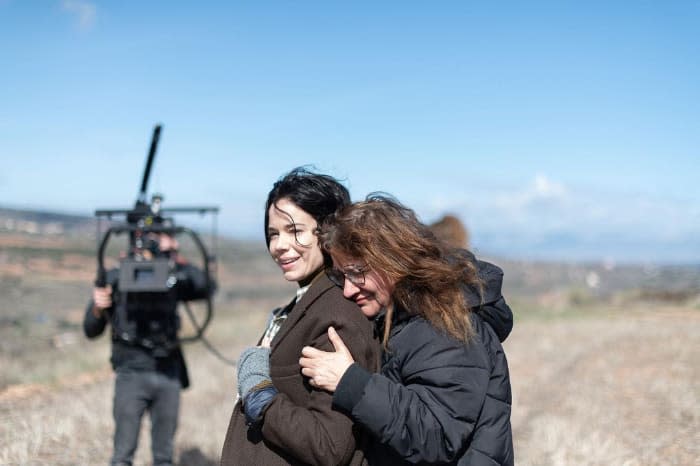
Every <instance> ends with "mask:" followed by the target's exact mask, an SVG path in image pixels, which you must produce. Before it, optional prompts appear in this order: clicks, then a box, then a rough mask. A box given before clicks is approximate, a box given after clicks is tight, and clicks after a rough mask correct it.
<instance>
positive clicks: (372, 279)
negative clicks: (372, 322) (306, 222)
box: [331, 254, 394, 319]
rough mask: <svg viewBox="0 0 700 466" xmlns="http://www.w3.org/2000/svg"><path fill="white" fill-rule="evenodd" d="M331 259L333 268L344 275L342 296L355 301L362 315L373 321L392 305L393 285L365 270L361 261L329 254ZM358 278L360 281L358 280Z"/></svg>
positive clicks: (369, 270) (375, 273)
mask: <svg viewBox="0 0 700 466" xmlns="http://www.w3.org/2000/svg"><path fill="white" fill-rule="evenodd" d="M331 257H332V258H333V267H334V268H335V269H337V270H339V271H341V272H343V273H344V274H345V276H344V284H343V296H345V297H346V298H347V299H351V300H353V301H355V303H356V304H357V305H358V306H360V310H361V311H362V314H364V315H365V316H366V317H369V318H370V319H373V318H374V317H376V316H377V315H378V314H379V312H380V311H381V310H382V309H383V308H385V307H389V306H391V305H392V303H393V300H392V297H391V294H392V292H393V291H394V286H393V284H391V283H389V282H388V281H387V280H386V279H385V278H384V277H382V276H380V275H379V274H378V273H377V272H375V271H374V270H372V269H369V268H367V266H366V265H365V264H364V263H363V262H362V261H361V260H358V259H354V258H351V257H347V256H342V255H338V254H331ZM360 276H361V277H363V279H362V280H360V279H358V277H360ZM348 277H350V278H348Z"/></svg>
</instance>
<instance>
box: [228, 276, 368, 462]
mask: <svg viewBox="0 0 700 466" xmlns="http://www.w3.org/2000/svg"><path fill="white" fill-rule="evenodd" d="M331 325H332V326H333V327H334V328H335V329H336V330H337V331H338V334H339V335H340V336H341V338H342V339H343V341H344V342H345V344H346V345H347V346H348V348H349V349H350V352H351V353H352V355H353V357H354V358H355V361H357V362H358V363H359V364H361V365H362V366H364V367H366V368H367V369H369V370H370V371H372V372H376V371H377V370H378V368H379V359H380V354H381V348H380V345H379V342H378V340H377V339H376V338H375V337H374V331H373V326H372V324H371V322H370V321H369V320H368V319H367V318H366V317H365V316H364V315H363V314H362V313H361V312H360V310H359V309H358V307H357V305H356V304H355V303H353V302H352V301H349V300H347V299H345V298H343V293H342V290H341V289H340V288H338V287H337V286H335V285H333V283H331V281H330V280H329V279H328V278H327V277H326V276H325V274H324V275H323V276H322V277H319V279H317V280H315V281H314V283H313V284H312V285H311V287H310V288H309V290H308V291H307V292H306V294H305V295H304V296H303V297H302V298H301V300H300V301H299V302H298V303H296V304H295V305H294V307H293V308H292V310H291V311H290V313H289V316H288V317H287V319H286V320H285V321H284V323H283V324H282V328H281V329H280V330H279V332H278V333H277V335H276V336H275V338H274V339H273V340H272V345H271V353H270V376H271V377H272V383H273V384H274V386H275V388H277V390H278V391H279V394H278V395H276V396H275V398H274V399H273V400H272V402H271V403H270V405H269V407H268V408H267V410H266V411H265V415H264V418H263V423H262V428H248V426H246V424H245V417H244V415H243V412H242V411H241V405H240V401H239V402H238V403H236V405H235V406H234V408H233V414H232V415H231V421H230V423H229V427H228V432H227V433H226V440H225V442H224V447H223V451H222V454H221V465H222V466H234V465H245V466H256V465H260V466H274V465H289V464H293V465H307V464H309V465H333V466H337V465H343V464H353V465H359V464H364V458H363V455H362V453H361V452H360V451H359V448H358V447H357V446H356V442H357V440H358V439H357V438H356V432H355V431H354V429H353V424H352V421H351V420H350V418H349V417H348V416H346V415H345V414H343V413H341V412H339V411H336V410H334V409H333V408H332V407H331V402H332V395H331V394H330V393H328V392H326V391H323V390H318V389H315V388H312V387H311V386H310V385H309V383H308V378H306V377H304V376H302V375H301V368H300V366H299V357H300V356H301V349H302V348H303V347H304V346H307V345H309V346H314V347H316V348H319V349H322V350H325V351H332V350H333V345H332V344H331V343H330V341H329V340H328V334H327V330H328V327H329V326H331Z"/></svg>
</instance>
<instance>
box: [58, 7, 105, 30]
mask: <svg viewBox="0 0 700 466" xmlns="http://www.w3.org/2000/svg"><path fill="white" fill-rule="evenodd" d="M61 7H62V8H63V9H64V10H66V11H68V12H70V13H72V14H74V15H76V16H77V18H78V27H79V28H80V30H83V31H87V30H89V29H92V28H93V27H94V26H95V23H96V21H97V6H95V4H94V3H91V2H87V1H84V0H62V1H61Z"/></svg>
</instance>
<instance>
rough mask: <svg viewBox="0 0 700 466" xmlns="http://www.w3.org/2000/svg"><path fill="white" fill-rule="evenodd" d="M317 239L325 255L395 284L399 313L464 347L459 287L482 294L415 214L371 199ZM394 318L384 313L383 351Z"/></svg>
mask: <svg viewBox="0 0 700 466" xmlns="http://www.w3.org/2000/svg"><path fill="white" fill-rule="evenodd" d="M320 237H321V245H322V247H323V249H324V250H325V251H327V252H329V253H330V252H332V253H334V254H339V255H341V256H347V257H349V258H353V259H360V260H361V261H362V262H364V263H366V264H367V266H368V267H369V268H370V269H372V270H373V271H374V272H375V273H376V274H377V275H379V276H380V277H381V278H382V279H383V280H386V281H387V282H389V283H392V284H394V291H393V293H392V298H393V301H394V303H395V304H397V305H398V306H399V307H402V308H403V309H405V310H406V311H408V312H409V313H411V314H418V315H422V316H423V317H424V318H425V319H426V320H428V321H429V322H430V323H431V324H433V326H435V327H437V328H439V329H441V330H443V331H445V332H446V333H448V334H450V335H452V336H454V337H455V338H458V339H460V340H462V341H468V340H469V339H470V338H471V337H472V335H473V328H472V325H471V321H470V319H469V307H468V306H467V303H466V302H465V298H464V294H463V287H464V286H474V287H476V288H477V289H480V288H481V284H480V281H479V279H478V277H477V273H476V268H475V266H474V264H472V262H471V261H469V260H467V258H466V256H460V255H455V254H454V248H451V247H449V245H447V244H446V243H444V242H443V241H441V240H439V239H438V238H436V237H435V235H434V234H433V232H432V231H431V230H430V228H429V227H428V226H427V225H425V224H423V223H421V222H420V221H419V220H418V218H417V217H416V214H415V212H414V211H413V210H411V209H409V208H408V207H405V206H404V205H402V204H401V203H400V202H399V201H397V200H396V199H394V198H393V197H391V196H390V195H387V194H384V193H372V194H370V195H369V196H368V197H367V199H366V200H365V201H363V202H356V203H354V204H352V205H350V206H348V207H346V208H345V209H343V210H342V211H340V212H338V213H337V214H336V215H334V216H333V218H332V219H330V221H328V222H326V223H325V224H324V225H323V228H322V233H321V236H320ZM392 312H393V309H387V316H386V320H385V328H384V344H385V345H386V342H387V340H388V335H389V330H390V328H391V321H392V315H391V313H392Z"/></svg>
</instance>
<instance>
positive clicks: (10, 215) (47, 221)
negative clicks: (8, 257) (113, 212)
mask: <svg viewBox="0 0 700 466" xmlns="http://www.w3.org/2000/svg"><path fill="white" fill-rule="evenodd" d="M95 229H96V220H95V219H94V218H93V217H87V216H81V215H73V214H62V213H57V212H45V211H39V210H25V209H13V208H6V207H0V232H5V233H8V232H9V233H22V234H36V235H70V236H73V235H84V234H87V235H94V233H95Z"/></svg>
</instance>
